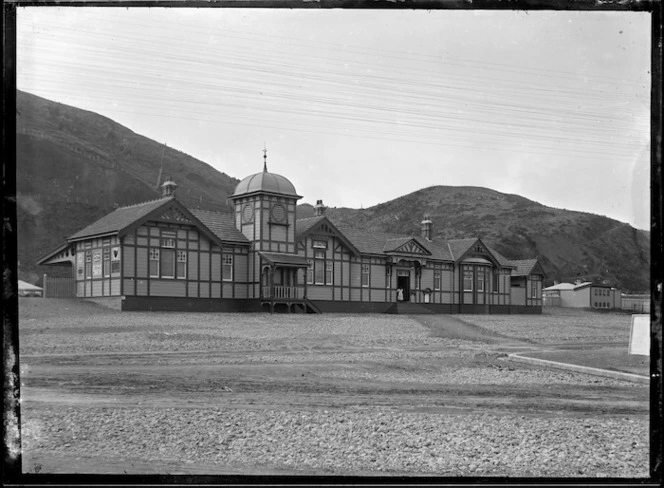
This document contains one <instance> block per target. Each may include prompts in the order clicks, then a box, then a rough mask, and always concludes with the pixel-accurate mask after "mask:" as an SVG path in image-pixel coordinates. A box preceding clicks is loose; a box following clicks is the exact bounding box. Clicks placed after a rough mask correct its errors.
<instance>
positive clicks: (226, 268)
mask: <svg viewBox="0 0 664 488" xmlns="http://www.w3.org/2000/svg"><path fill="white" fill-rule="evenodd" d="M221 279H222V280H224V281H233V255H232V254H224V255H223V256H221Z"/></svg>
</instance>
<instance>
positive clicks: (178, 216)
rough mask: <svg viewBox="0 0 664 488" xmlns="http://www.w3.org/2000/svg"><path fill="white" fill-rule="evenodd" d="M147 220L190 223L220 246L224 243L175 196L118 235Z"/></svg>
mask: <svg viewBox="0 0 664 488" xmlns="http://www.w3.org/2000/svg"><path fill="white" fill-rule="evenodd" d="M146 222H176V223H178V224H189V225H192V226H194V227H195V228H196V229H197V230H198V231H199V232H200V233H201V234H202V235H204V236H205V237H207V238H208V239H210V241H211V242H214V243H215V244H217V245H219V246H221V245H222V240H221V239H220V238H219V237H218V236H217V235H216V234H215V233H214V232H213V231H212V230H210V229H209V228H208V227H207V226H206V225H205V224H203V222H201V221H200V220H199V219H198V218H196V217H195V216H194V215H193V214H192V213H191V212H190V211H189V210H188V209H187V208H186V207H185V206H184V205H182V204H181V203H180V202H178V201H177V200H175V199H174V198H173V199H170V200H169V201H167V202H166V203H164V204H163V205H161V206H160V207H158V208H156V209H154V210H153V211H152V212H150V213H148V214H146V215H144V216H143V217H142V218H140V219H137V220H135V221H134V222H132V223H131V225H128V226H126V227H125V228H123V229H122V230H121V231H120V232H119V234H118V235H120V236H122V235H125V234H128V233H131V232H133V231H134V230H136V229H137V228H138V227H140V226H141V225H143V224H145V223H146Z"/></svg>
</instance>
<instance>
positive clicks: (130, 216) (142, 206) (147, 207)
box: [68, 196, 173, 241]
mask: <svg viewBox="0 0 664 488" xmlns="http://www.w3.org/2000/svg"><path fill="white" fill-rule="evenodd" d="M171 200H173V197H172V196H169V197H166V198H160V199H158V200H151V201H149V202H144V203H137V204H136V205H129V206H127V207H120V208H117V209H115V210H114V211H113V212H111V213H110V214H108V215H105V216H104V217H102V218H100V219H99V220H97V221H95V222H93V223H92V224H90V225H88V226H87V227H85V228H84V229H81V230H79V231H78V232H76V233H75V234H74V235H72V236H71V237H69V239H68V240H70V241H72V240H77V239H83V238H86V237H94V236H100V235H106V234H113V233H116V232H119V231H121V230H122V229H124V228H125V227H127V226H129V225H131V224H133V223H134V222H136V221H137V220H138V219H140V218H142V217H145V216H146V215H148V214H149V213H150V212H152V211H154V210H156V209H158V208H159V207H161V206H162V205H164V204H165V203H167V202H170V201H171Z"/></svg>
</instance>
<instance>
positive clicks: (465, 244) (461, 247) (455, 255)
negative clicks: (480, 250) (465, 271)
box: [447, 237, 477, 261]
mask: <svg viewBox="0 0 664 488" xmlns="http://www.w3.org/2000/svg"><path fill="white" fill-rule="evenodd" d="M476 242H477V237H472V238H469V239H451V240H449V241H447V247H448V248H449V251H450V255H451V256H452V259H453V260H454V261H456V260H457V259H459V258H460V257H461V256H463V255H464V254H465V253H466V252H467V251H468V249H470V247H471V246H472V245H473V244H475V243H476Z"/></svg>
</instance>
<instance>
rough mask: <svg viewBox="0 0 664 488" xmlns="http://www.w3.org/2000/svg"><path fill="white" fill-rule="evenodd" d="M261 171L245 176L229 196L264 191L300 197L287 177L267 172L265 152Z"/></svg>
mask: <svg viewBox="0 0 664 488" xmlns="http://www.w3.org/2000/svg"><path fill="white" fill-rule="evenodd" d="M263 158H264V159H265V161H264V163H263V171H261V172H260V173H256V174H253V175H251V176H247V177H246V178H245V179H243V180H242V181H240V183H238V185H237V186H236V187H235V191H234V192H233V194H232V195H231V196H230V198H231V199H233V200H234V199H236V198H240V197H246V196H249V195H254V194H257V193H266V194H270V195H286V196H290V197H295V198H297V199H300V198H302V197H301V196H300V195H298V194H297V192H296V191H295V187H294V186H293V183H291V182H290V181H289V180H288V178H285V177H283V176H281V175H278V174H275V173H269V172H268V170H267V153H266V154H265V155H264V156H263Z"/></svg>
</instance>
